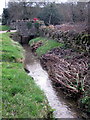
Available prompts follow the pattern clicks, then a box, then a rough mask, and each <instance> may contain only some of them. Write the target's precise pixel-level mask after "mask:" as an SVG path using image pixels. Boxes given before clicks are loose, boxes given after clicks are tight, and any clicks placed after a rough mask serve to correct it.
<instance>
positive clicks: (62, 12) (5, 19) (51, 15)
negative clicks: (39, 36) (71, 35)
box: [2, 1, 89, 25]
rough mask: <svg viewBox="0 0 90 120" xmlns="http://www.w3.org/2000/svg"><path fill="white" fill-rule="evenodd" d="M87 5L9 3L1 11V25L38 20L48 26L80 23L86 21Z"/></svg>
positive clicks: (78, 3) (81, 3)
mask: <svg viewBox="0 0 90 120" xmlns="http://www.w3.org/2000/svg"><path fill="white" fill-rule="evenodd" d="M88 12H89V11H88V3H87V2H77V3H61V4H56V3H45V2H26V1H23V2H20V1H18V2H15V1H13V2H9V3H8V7H7V8H4V9H3V14H2V24H10V22H14V21H16V20H22V19H23V20H28V19H33V18H39V19H41V20H43V21H44V22H45V24H46V25H49V24H54V25H56V24H61V23H65V22H81V21H87V20H88V14H89V13H88Z"/></svg>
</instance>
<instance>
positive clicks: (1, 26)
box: [0, 25, 10, 31]
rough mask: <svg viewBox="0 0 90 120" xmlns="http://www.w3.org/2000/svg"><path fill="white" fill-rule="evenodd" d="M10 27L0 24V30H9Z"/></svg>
mask: <svg viewBox="0 0 90 120" xmlns="http://www.w3.org/2000/svg"><path fill="white" fill-rule="evenodd" d="M9 29H10V27H9V26H6V25H0V31H6V30H9Z"/></svg>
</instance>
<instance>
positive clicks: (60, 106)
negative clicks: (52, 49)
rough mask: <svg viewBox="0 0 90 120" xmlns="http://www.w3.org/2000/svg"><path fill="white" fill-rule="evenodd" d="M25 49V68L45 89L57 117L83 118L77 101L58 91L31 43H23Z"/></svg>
mask: <svg viewBox="0 0 90 120" xmlns="http://www.w3.org/2000/svg"><path fill="white" fill-rule="evenodd" d="M23 47H24V49H25V61H24V64H25V68H26V69H27V70H28V71H30V72H29V73H28V75H30V76H32V77H33V78H34V80H35V82H36V83H37V84H38V85H39V87H40V88H41V89H42V90H43V91H44V93H45V95H46V97H47V99H48V102H49V105H50V106H51V107H52V109H53V110H54V117H55V118H79V119H80V118H81V115H80V111H78V110H77V107H76V103H75V102H74V101H72V100H70V99H66V98H65V95H64V94H63V92H62V91H60V90H59V91H57V90H56V89H55V88H54V87H53V85H52V81H51V80H50V79H49V76H48V74H47V72H46V71H44V70H43V69H42V67H41V65H40V61H39V59H38V57H37V56H34V55H33V53H32V51H31V48H30V46H29V45H23Z"/></svg>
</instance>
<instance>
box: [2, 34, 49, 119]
mask: <svg viewBox="0 0 90 120" xmlns="http://www.w3.org/2000/svg"><path fill="white" fill-rule="evenodd" d="M9 34H10V33H3V34H2V45H3V47H2V118H43V117H47V114H48V112H49V110H50V107H49V106H48V104H47V100H46V97H45V96H44V93H43V92H42V91H41V90H40V88H39V87H38V86H37V85H36V84H35V82H34V80H33V79H32V78H31V77H30V76H28V75H27V73H26V72H25V71H24V69H23V66H22V63H20V62H19V61H17V59H23V54H22V53H23V49H22V47H21V46H20V45H19V44H18V43H16V42H13V41H12V40H11V39H10V38H9ZM0 37H1V34H0Z"/></svg>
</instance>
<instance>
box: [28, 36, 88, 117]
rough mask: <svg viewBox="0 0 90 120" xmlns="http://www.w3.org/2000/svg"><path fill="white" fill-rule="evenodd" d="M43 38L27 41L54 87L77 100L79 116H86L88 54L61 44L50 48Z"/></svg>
mask: <svg viewBox="0 0 90 120" xmlns="http://www.w3.org/2000/svg"><path fill="white" fill-rule="evenodd" d="M38 39H39V40H38ZM43 39H45V38H36V39H32V40H31V41H30V42H29V44H30V46H31V49H32V50H33V52H34V54H35V55H37V56H38V57H39V58H40V63H41V65H42V67H43V69H44V70H46V71H47V72H48V75H49V78H50V79H51V80H52V82H53V83H54V85H55V86H56V88H58V89H62V90H63V91H64V93H65V96H68V97H72V98H73V99H75V100H77V103H76V104H77V105H76V106H77V107H78V108H80V110H81V111H83V112H82V113H81V116H83V117H84V118H88V117H89V110H90V109H89V108H90V104H89V86H90V85H89V84H90V83H89V80H90V79H89V68H88V65H89V56H88V54H86V53H84V52H80V51H76V50H75V49H72V48H71V49H70V48H63V46H61V47H58V48H57V46H55V47H56V48H52V47H51V46H50V44H49V45H47V44H48V42H47V44H46V45H45V43H43V42H42V41H43ZM48 40H49V39H48V38H46V41H48ZM52 41H53V40H52ZM39 42H40V46H39ZM41 42H42V45H41ZM50 47H51V48H50ZM53 47H54V46H53ZM50 49H51V50H50ZM48 51H49V52H48ZM39 52H40V53H39ZM45 52H46V53H45ZM40 56H41V57H40ZM87 115H88V116H87Z"/></svg>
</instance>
